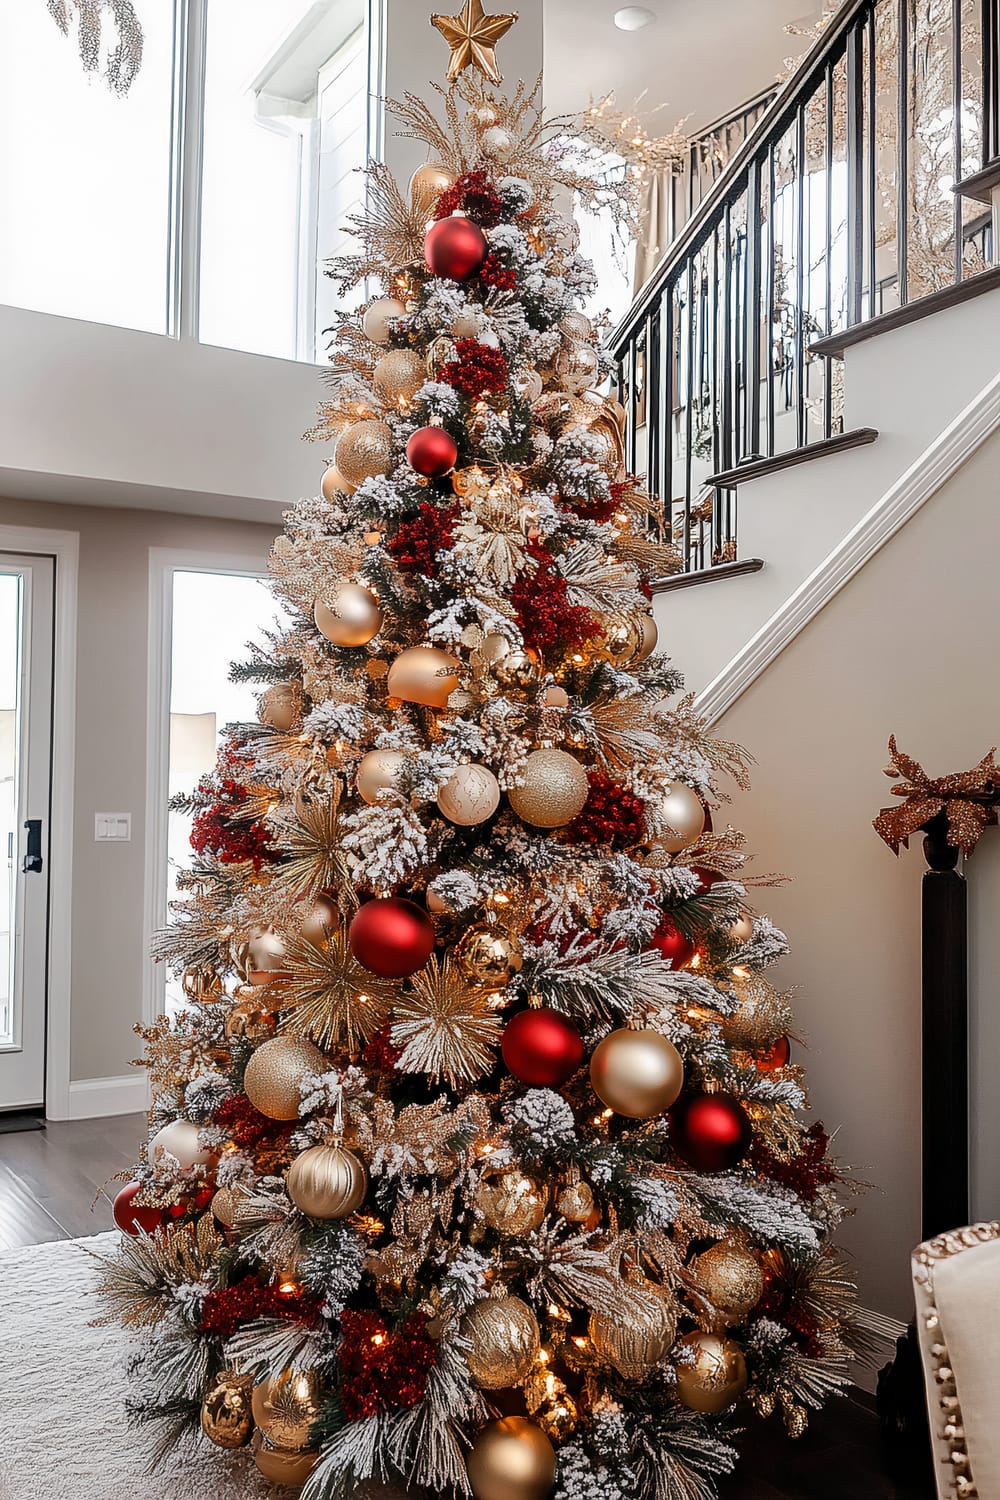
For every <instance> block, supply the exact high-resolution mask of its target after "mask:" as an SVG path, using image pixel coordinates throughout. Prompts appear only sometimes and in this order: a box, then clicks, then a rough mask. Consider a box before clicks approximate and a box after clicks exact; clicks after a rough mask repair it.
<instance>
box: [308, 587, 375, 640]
mask: <svg viewBox="0 0 1000 1500" xmlns="http://www.w3.org/2000/svg"><path fill="white" fill-rule="evenodd" d="M313 619H314V620H315V621H316V629H317V630H318V631H319V632H320V634H321V635H324V636H326V639H327V640H328V641H329V642H330V643H331V644H332V645H334V646H354V647H357V646H367V644H368V642H369V641H370V640H371V639H372V637H373V636H376V635H378V633H379V631H380V630H381V629H382V611H381V610H380V609H379V607H378V600H377V599H376V598H375V595H374V594H373V593H372V591H371V589H366V588H363V587H362V585H361V584H360V583H341V584H338V585H337V587H336V588H334V589H332V590H331V592H330V593H329V594H326V595H325V596H321V597H320V598H319V599H317V600H316V603H315V604H314V605H313Z"/></svg>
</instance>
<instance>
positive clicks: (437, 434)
mask: <svg viewBox="0 0 1000 1500" xmlns="http://www.w3.org/2000/svg"><path fill="white" fill-rule="evenodd" d="M457 460H458V444H457V443H456V442H455V439H454V438H453V437H452V435H451V433H450V432H446V431H445V429H444V428H443V427H418V428H417V430H416V432H415V433H414V434H413V436H412V437H411V438H410V440H409V442H408V443H407V445H406V461H407V463H408V464H409V465H410V468H411V469H413V470H414V472H415V473H417V474H422V475H423V477H424V478H425V479H442V478H443V477H444V475H445V474H450V473H451V471H452V469H453V468H454V467H455V464H456V462H457Z"/></svg>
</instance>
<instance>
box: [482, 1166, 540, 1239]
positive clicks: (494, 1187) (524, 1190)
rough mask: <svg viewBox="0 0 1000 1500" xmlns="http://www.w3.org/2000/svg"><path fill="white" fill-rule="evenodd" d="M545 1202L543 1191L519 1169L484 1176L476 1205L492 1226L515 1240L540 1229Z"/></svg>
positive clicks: (499, 1232)
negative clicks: (492, 1175)
mask: <svg viewBox="0 0 1000 1500" xmlns="http://www.w3.org/2000/svg"><path fill="white" fill-rule="evenodd" d="M545 1205H546V1194H545V1192H544V1190H543V1189H541V1188H539V1186H538V1184H537V1183H535V1182H533V1181H532V1180H531V1178H530V1177H525V1175H524V1173H523V1172H519V1171H517V1169H516V1168H511V1169H510V1170H509V1171H505V1172H499V1173H497V1174H496V1176H494V1177H487V1178H485V1179H484V1180H483V1181H482V1182H481V1183H480V1185H479V1189H478V1191H477V1193H476V1207H477V1208H478V1209H479V1212H480V1213H481V1214H482V1216H483V1218H484V1219H485V1220H486V1222H487V1224H488V1225H489V1226H490V1228H491V1229H495V1230H496V1231H497V1233H498V1234H504V1235H508V1236H510V1237H512V1238H514V1239H516V1238H517V1237H518V1236H519V1235H522V1234H530V1233H531V1231H532V1230H533V1229H537V1228H538V1226H539V1224H540V1223H541V1222H542V1220H543V1219H544V1218H545Z"/></svg>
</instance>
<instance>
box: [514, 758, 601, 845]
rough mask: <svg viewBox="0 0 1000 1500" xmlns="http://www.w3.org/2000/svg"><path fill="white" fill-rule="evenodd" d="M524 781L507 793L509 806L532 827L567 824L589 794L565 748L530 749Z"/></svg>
mask: <svg viewBox="0 0 1000 1500" xmlns="http://www.w3.org/2000/svg"><path fill="white" fill-rule="evenodd" d="M523 775H524V782H523V785H521V786H515V787H511V789H510V791H509V792H508V793H507V797H508V800H509V802H510V805H511V807H512V808H513V809H514V811H515V812H516V813H517V816H518V817H519V818H521V819H522V820H523V821H524V822H525V823H530V824H531V826H532V827H533V828H562V827H563V826H564V825H565V824H566V823H571V822H572V821H573V819H574V818H575V817H576V815H577V813H580V812H582V811H583V805H584V803H585V802H586V800H587V797H588V796H589V794H590V782H589V781H588V780H587V773H586V771H585V770H584V768H583V766H581V764H580V762H579V761H578V760H576V759H575V758H574V757H573V756H572V755H569V754H568V753H567V752H566V751H565V750H533V751H532V752H531V754H530V755H529V756H528V758H527V760H526V761H525V763H524V770H523Z"/></svg>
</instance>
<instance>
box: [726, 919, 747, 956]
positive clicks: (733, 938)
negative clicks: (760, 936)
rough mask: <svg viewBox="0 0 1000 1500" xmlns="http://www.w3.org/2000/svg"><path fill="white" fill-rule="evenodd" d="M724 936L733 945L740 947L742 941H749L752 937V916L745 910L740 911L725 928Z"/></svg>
mask: <svg viewBox="0 0 1000 1500" xmlns="http://www.w3.org/2000/svg"><path fill="white" fill-rule="evenodd" d="M726 936H727V937H728V938H729V941H730V942H731V943H732V944H733V946H734V947H742V946H743V944H744V943H749V941H750V939H751V938H752V937H753V917H751V916H749V915H748V914H747V913H746V912H740V914H739V916H738V917H737V918H736V921H735V922H733V923H732V925H731V926H730V927H728V928H727V929H726Z"/></svg>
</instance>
